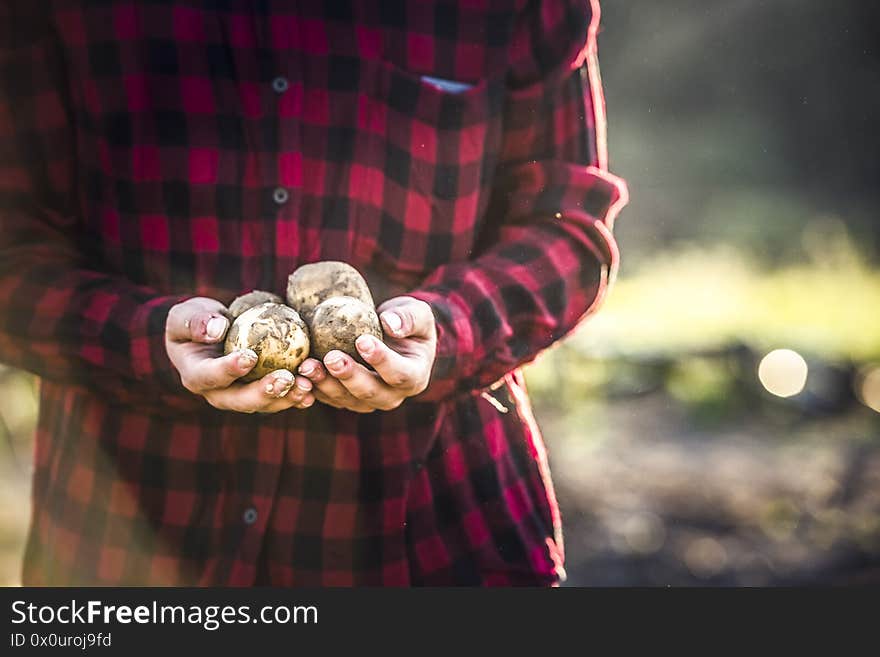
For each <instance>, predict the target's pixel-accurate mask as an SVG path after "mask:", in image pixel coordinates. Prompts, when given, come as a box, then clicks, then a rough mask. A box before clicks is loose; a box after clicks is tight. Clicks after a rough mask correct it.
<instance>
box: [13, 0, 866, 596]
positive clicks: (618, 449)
mask: <svg viewBox="0 0 880 657" xmlns="http://www.w3.org/2000/svg"><path fill="white" fill-rule="evenodd" d="M602 6H603V20H602V23H603V29H602V31H601V32H600V36H599V53H600V61H601V65H602V73H603V79H604V83H605V91H606V100H607V106H608V117H609V144H610V151H611V168H612V170H613V171H614V172H615V173H617V174H618V175H621V176H622V177H624V178H626V179H627V181H628V183H629V188H630V194H631V197H632V200H631V203H630V205H629V207H628V208H627V209H626V210H624V212H623V214H622V215H621V217H620V218H619V220H618V223H617V225H616V228H615V230H616V234H617V237H618V239H619V242H620V246H621V252H622V267H621V271H620V276H619V278H618V281H617V284H616V286H615V288H614V289H613V291H612V294H611V296H610V298H609V300H608V302H607V304H606V305H605V307H604V308H603V310H602V311H601V312H600V313H598V315H596V316H594V317H593V318H592V319H590V320H589V321H588V322H586V323H585V324H584V325H583V326H582V327H581V328H580V329H579V330H578V331H577V333H575V334H574V335H572V336H571V337H570V338H569V339H568V340H566V341H565V342H563V343H562V344H560V345H559V346H558V347H556V348H554V349H552V350H550V351H548V352H546V353H545V354H543V355H542V356H541V357H540V358H539V359H538V360H537V361H536V362H535V363H534V364H532V365H531V366H529V368H528V369H527V377H528V383H529V387H530V390H531V392H532V396H533V399H534V404H535V412H536V415H537V417H538V420H539V422H540V423H541V425H542V427H543V429H544V434H545V439H546V441H547V444H548V449H549V452H550V463H551V468H552V470H553V472H554V479H555V481H556V487H557V494H558V497H559V499H560V504H561V505H562V511H563V517H564V521H565V536H566V554H567V570H568V575H569V578H568V581H567V583H566V585H569V586H583V585H648V586H680V585H748V586H765V585H801V584H833V585H851V584H867V583H871V584H880V268H878V265H880V231H878V230H877V228H876V226H877V221H878V219H880V185H878V183H880V148H878V147H880V138H878V136H877V135H878V134H880V52H878V41H877V38H876V31H877V26H878V25H880V4H878V3H871V2H864V1H857V0H849V1H847V2H836V3H831V2H827V1H820V0H740V1H738V2H735V3H733V2H727V1H726V0H665V1H664V2H656V1H655V0H604V2H603V3H602ZM35 392H36V388H35V382H34V381H33V379H32V378H31V377H29V376H27V375H24V374H22V373H20V372H15V371H12V370H9V369H3V368H2V366H0V442H2V444H0V584H3V585H9V584H17V583H18V581H19V573H18V569H19V564H20V557H21V551H22V548H23V543H24V537H25V532H26V528H27V519H28V513H29V508H28V488H29V467H30V451H31V437H32V429H33V423H34V416H35V412H36V396H35Z"/></svg>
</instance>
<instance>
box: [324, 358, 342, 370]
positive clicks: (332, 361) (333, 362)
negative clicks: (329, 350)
mask: <svg viewBox="0 0 880 657" xmlns="http://www.w3.org/2000/svg"><path fill="white" fill-rule="evenodd" d="M324 364H325V365H326V366H327V367H329V368H330V369H331V370H339V369H342V356H337V355H335V354H334V355H333V356H329V357H328V358H327V359H326V360H325V361H324Z"/></svg>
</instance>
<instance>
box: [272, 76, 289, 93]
mask: <svg viewBox="0 0 880 657" xmlns="http://www.w3.org/2000/svg"><path fill="white" fill-rule="evenodd" d="M289 87H290V82H289V81H288V80H287V78H285V77H281V76H280V75H279V76H278V77H277V78H275V79H274V80H272V89H273V91H275V93H276V94H283V93H284V92H285V91H287V89H288V88H289Z"/></svg>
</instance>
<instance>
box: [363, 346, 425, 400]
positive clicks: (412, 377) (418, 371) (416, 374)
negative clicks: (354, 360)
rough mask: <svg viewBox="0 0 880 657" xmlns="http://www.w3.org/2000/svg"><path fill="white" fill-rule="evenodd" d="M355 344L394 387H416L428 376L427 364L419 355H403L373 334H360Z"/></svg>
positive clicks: (378, 372) (365, 358) (382, 376)
mask: <svg viewBox="0 0 880 657" xmlns="http://www.w3.org/2000/svg"><path fill="white" fill-rule="evenodd" d="M355 345H356V346H357V349H358V352H359V353H360V355H361V357H363V359H364V360H365V361H366V362H367V363H368V364H369V365H370V367H372V368H373V369H374V370H376V373H377V374H378V375H379V376H380V377H381V378H382V380H383V381H384V382H385V383H387V384H388V385H389V386H391V387H392V388H400V389H402V390H407V389H410V388H414V387H417V386H418V385H419V384H420V383H421V382H422V379H424V378H426V374H427V373H426V372H424V371H423V370H425V369H426V368H425V364H424V362H423V361H421V360H420V359H419V358H418V357H417V356H412V357H407V356H403V355H402V354H399V353H397V352H396V351H394V350H393V349H392V348H391V347H389V346H388V345H386V344H385V343H384V342H382V341H381V340H377V339H376V338H374V337H373V336H371V335H362V336H360V337H359V338H358V339H357V340H356V341H355Z"/></svg>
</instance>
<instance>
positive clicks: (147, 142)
mask: <svg viewBox="0 0 880 657" xmlns="http://www.w3.org/2000/svg"><path fill="white" fill-rule="evenodd" d="M598 22H599V6H598V3H597V2H595V1H592V2H589V1H588V0H539V1H533V2H525V1H524V0H510V1H504V0H502V1H500V2H491V3H476V4H475V3H456V2H442V1H438V2H428V3H403V2H384V1H383V2H375V3H371V2H343V3H320V2H299V3H288V2H285V1H284V0H261V1H260V2H253V3H235V2H214V3H205V4H204V5H202V4H199V3H189V2H186V3H185V2H173V1H170V0H169V1H168V2H151V3H137V2H128V1H122V0H120V1H114V2H100V3H54V2H43V1H41V0H27V1H24V0H12V1H10V2H5V3H3V5H2V8H0V30H2V45H0V221H2V231H0V308H2V311H0V359H2V360H3V361H5V362H6V363H8V364H10V365H11V366H14V367H18V368H23V369H25V370H29V371H30V372H33V373H35V374H36V375H38V376H39V378H40V406H39V417H38V426H37V430H36V439H35V451H34V471H33V488H32V519H31V526H30V532H29V538H28V541H27V546H26V549H25V555H24V560H23V561H24V565H23V575H22V580H23V582H24V584H26V585H44V584H52V585H62V586H64V585H107V584H110V585H128V584H138V585H141V584H150V585H199V586H213V585H232V586H248V585H266V584H271V585H275V586H299V585H306V586H337V585H338V586H363V585H369V586H408V585H444V586H445V585H465V586H470V585H507V586H509V585H528V586H545V585H557V584H558V583H559V582H560V581H561V579H562V577H563V573H564V570H563V542H562V535H561V519H560V514H559V510H558V505H557V503H556V499H555V496H554V493H553V487H552V482H551V479H550V475H549V471H548V463H547V457H546V453H545V448H544V445H543V443H542V439H541V436H540V434H539V431H538V428H537V426H536V424H535V422H534V419H533V416H532V413H531V410H530V406H529V401H528V396H527V393H526V391H525V388H524V384H523V378H522V374H521V370H520V367H521V366H522V365H524V364H526V363H528V362H529V361H531V360H533V359H534V358H535V357H536V356H537V355H538V354H539V353H540V352H541V351H542V350H544V349H546V348H548V347H549V346H551V345H552V344H554V343H555V342H556V341H558V340H560V339H561V338H563V337H564V336H565V335H567V334H568V333H569V332H570V331H571V330H572V329H574V327H575V326H577V325H578V324H579V322H580V321H581V320H582V319H584V318H585V317H587V316H589V315H590V314H592V313H593V312H594V311H595V310H596V309H597V308H598V307H599V305H600V303H601V301H602V299H603V298H604V297H605V295H606V292H607V289H608V287H609V284H610V283H611V281H612V280H613V278H614V275H615V272H616V269H617V266H618V250H617V246H616V243H615V239H614V237H613V232H612V228H613V220H614V218H615V216H616V215H617V213H618V212H619V210H620V209H621V208H622V207H623V205H624V204H625V203H626V188H625V185H624V183H623V181H622V180H621V179H619V178H617V177H615V176H614V175H612V174H611V173H609V172H608V166H607V154H606V144H605V141H606V140H605V133H604V101H603V98H602V86H601V83H600V79H599V76H598V68H597V64H596V62H597V59H596V32H597V29H598ZM319 260H340V261H344V262H347V263H349V264H351V265H353V266H354V267H355V268H357V269H358V270H359V271H361V272H362V273H364V274H365V276H366V277H367V280H368V282H369V284H370V286H371V288H372V290H373V293H374V295H375V296H376V299H377V302H379V305H378V310H379V312H380V315H381V321H382V326H383V329H384V331H385V334H386V336H387V339H386V341H385V342H382V341H378V340H375V339H370V338H369V336H367V337H362V338H360V339H359V341H358V349H359V351H360V354H361V355H362V357H363V359H364V361H366V363H367V364H369V365H370V366H371V367H370V368H367V367H365V366H364V365H362V364H360V363H358V362H356V361H355V360H354V359H353V358H352V357H351V356H348V355H346V354H343V353H342V352H339V351H335V352H331V353H330V354H328V355H327V357H326V358H325V359H324V361H323V362H319V361H317V360H315V359H309V360H308V361H306V362H305V363H303V365H302V366H301V367H300V368H299V371H298V372H289V371H276V372H272V373H271V374H269V375H267V376H266V377H263V378H262V379H260V380H259V381H256V382H252V383H243V382H241V381H240V377H241V376H242V375H244V374H246V373H247V372H248V371H249V370H250V368H251V367H253V360H252V354H249V353H248V352H246V351H245V352H235V353H232V354H230V355H227V356H223V355H222V349H221V343H222V341H223V337H224V335H225V333H226V331H227V329H228V326H229V323H228V319H227V318H226V315H225V314H224V310H225V304H228V303H230V301H231V300H232V298H234V297H235V296H237V295H238V294H241V293H243V292H247V291H250V290H251V289H263V290H269V291H274V292H279V293H281V294H283V293H284V288H285V283H286V278H287V276H288V274H289V273H290V272H291V271H293V270H294V269H295V268H296V267H297V266H299V265H301V264H304V263H309V262H315V261H319Z"/></svg>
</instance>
